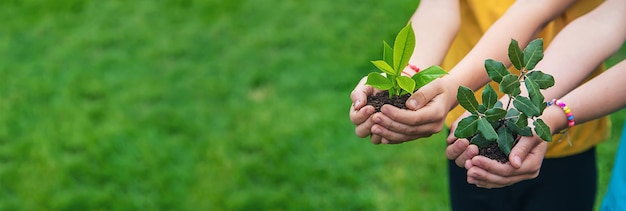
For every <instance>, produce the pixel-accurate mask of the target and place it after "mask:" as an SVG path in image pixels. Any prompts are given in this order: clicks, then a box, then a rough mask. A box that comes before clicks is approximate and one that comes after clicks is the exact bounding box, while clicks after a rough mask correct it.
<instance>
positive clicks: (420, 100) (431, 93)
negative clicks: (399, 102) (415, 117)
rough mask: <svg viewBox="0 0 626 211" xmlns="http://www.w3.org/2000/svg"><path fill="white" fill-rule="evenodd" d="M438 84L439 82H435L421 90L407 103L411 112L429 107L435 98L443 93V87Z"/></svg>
mask: <svg viewBox="0 0 626 211" xmlns="http://www.w3.org/2000/svg"><path fill="white" fill-rule="evenodd" d="M438 82H439V81H438V80H435V81H433V82H431V83H429V84H426V85H425V86H423V87H422V88H419V89H418V90H417V91H415V92H414V93H413V95H411V97H409V99H408V100H407V101H406V106H407V107H408V108H409V109H410V110H417V109H420V108H422V107H424V106H425V105H427V104H428V103H429V102H430V101H431V100H432V99H433V98H434V97H435V96H437V95H439V94H441V92H442V91H441V90H442V88H441V85H440V83H438Z"/></svg>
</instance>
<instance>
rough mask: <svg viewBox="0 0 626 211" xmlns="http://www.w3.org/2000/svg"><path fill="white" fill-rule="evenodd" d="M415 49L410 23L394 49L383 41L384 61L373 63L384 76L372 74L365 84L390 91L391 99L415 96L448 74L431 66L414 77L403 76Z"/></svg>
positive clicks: (400, 33) (399, 35) (368, 76)
mask: <svg viewBox="0 0 626 211" xmlns="http://www.w3.org/2000/svg"><path fill="white" fill-rule="evenodd" d="M414 48H415V33H414V31H413V28H412V27H411V23H409V24H407V25H406V26H405V27H404V28H402V29H401V30H400V32H399V33H398V35H397V36H396V39H395V41H394V44H393V48H392V47H391V46H390V45H389V44H388V43H387V42H385V41H383V59H382V60H376V61H372V63H373V64H374V66H376V67H377V68H378V69H379V70H380V71H382V73H384V74H380V73H379V72H372V73H370V74H369V75H367V81H366V82H365V84H367V85H370V86H373V87H374V88H376V89H379V90H389V97H391V96H394V95H395V96H400V95H405V94H407V93H408V94H413V92H415V91H416V90H417V89H419V88H421V87H422V86H424V85H426V84H428V83H430V82H431V81H433V80H435V79H436V78H439V77H440V76H442V75H445V74H447V72H446V71H444V70H443V69H441V67H439V66H430V67H428V68H426V69H424V70H422V71H419V72H417V73H416V74H415V75H413V77H408V76H404V75H402V70H403V69H404V68H405V67H406V66H407V65H408V63H409V59H410V58H411V55H413V50H414Z"/></svg>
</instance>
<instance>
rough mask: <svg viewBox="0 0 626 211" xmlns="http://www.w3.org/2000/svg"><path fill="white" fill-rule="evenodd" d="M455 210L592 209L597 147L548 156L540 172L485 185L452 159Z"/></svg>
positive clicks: (451, 187)
mask: <svg viewBox="0 0 626 211" xmlns="http://www.w3.org/2000/svg"><path fill="white" fill-rule="evenodd" d="M448 171H449V180H450V181H449V184H450V201H451V203H452V210H455V211H461V210H479V211H487V210H506V211H509V210H520V211H521V210H524V211H526V210H532V211H537V210H568V211H572V210H585V211H586V210H592V209H593V205H594V201H595V198H596V191H597V177H598V172H597V166H596V152H595V147H594V148H591V149H589V150H587V151H585V152H583V153H580V154H577V155H572V156H568V157H564V158H554V159H544V161H543V164H542V167H541V170H540V172H539V176H538V177H537V178H535V179H532V180H526V181H522V182H518V183H516V184H514V185H511V186H508V187H504V188H496V189H484V188H478V187H476V186H475V185H470V184H468V183H467V170H465V168H460V167H458V166H456V164H455V163H454V161H449V162H448Z"/></svg>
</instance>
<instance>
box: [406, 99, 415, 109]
mask: <svg viewBox="0 0 626 211" xmlns="http://www.w3.org/2000/svg"><path fill="white" fill-rule="evenodd" d="M408 104H409V106H410V107H412V108H417V101H416V100H413V99H410V100H409V102H408Z"/></svg>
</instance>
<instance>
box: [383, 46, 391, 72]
mask: <svg viewBox="0 0 626 211" xmlns="http://www.w3.org/2000/svg"><path fill="white" fill-rule="evenodd" d="M383 60H384V61H385V62H387V64H393V48H391V46H389V43H387V42H385V41H384V40H383ZM389 66H391V65H389ZM392 69H393V68H392Z"/></svg>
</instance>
